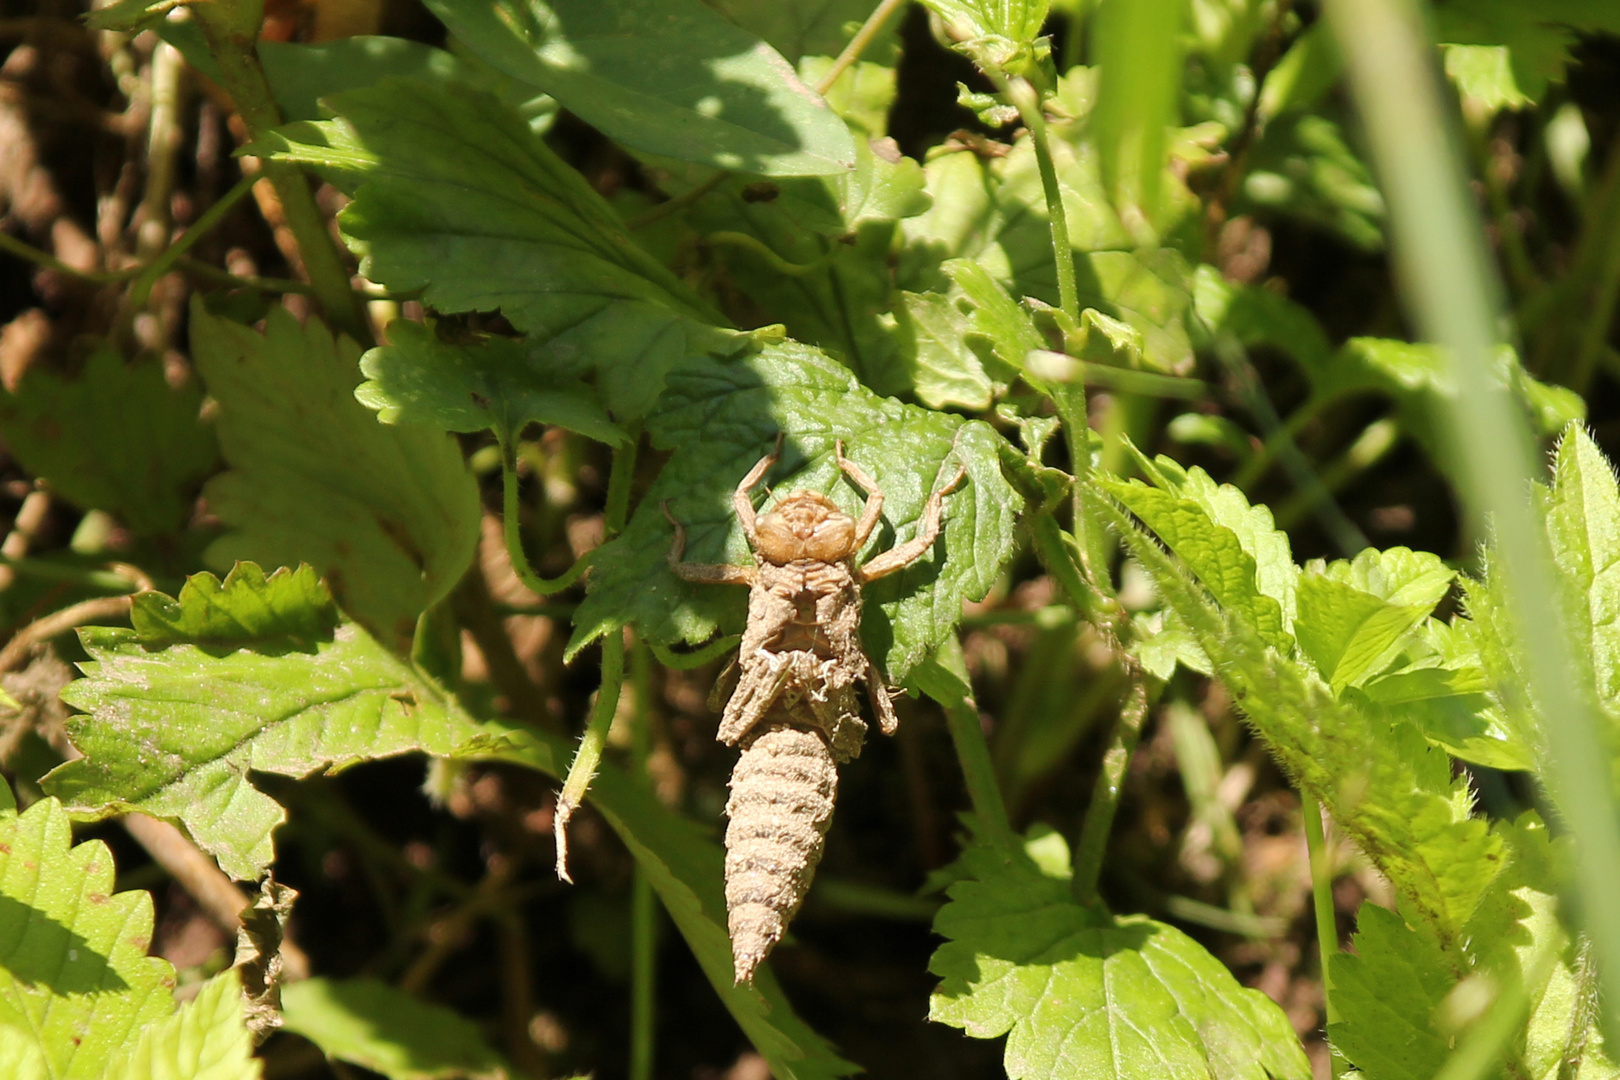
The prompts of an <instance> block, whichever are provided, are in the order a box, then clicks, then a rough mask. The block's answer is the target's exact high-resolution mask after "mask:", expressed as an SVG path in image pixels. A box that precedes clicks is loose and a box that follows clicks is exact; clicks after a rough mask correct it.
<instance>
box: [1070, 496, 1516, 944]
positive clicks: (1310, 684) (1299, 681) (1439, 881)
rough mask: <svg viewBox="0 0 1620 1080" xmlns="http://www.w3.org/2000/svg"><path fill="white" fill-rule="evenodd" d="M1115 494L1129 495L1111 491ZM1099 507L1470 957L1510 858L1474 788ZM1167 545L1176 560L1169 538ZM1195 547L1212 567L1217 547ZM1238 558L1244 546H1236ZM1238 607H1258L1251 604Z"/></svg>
mask: <svg viewBox="0 0 1620 1080" xmlns="http://www.w3.org/2000/svg"><path fill="white" fill-rule="evenodd" d="M1115 486H1123V485H1121V484H1120V482H1119V481H1117V480H1114V481H1110V482H1109V487H1110V488H1113V487H1115ZM1141 492H1148V493H1150V494H1151V495H1153V496H1156V497H1158V498H1159V501H1161V502H1162V501H1163V500H1165V499H1168V498H1169V496H1168V495H1167V493H1164V492H1158V491H1154V490H1153V489H1148V488H1142V487H1139V486H1138V487H1136V489H1135V492H1134V493H1133V494H1134V495H1136V496H1137V497H1138V498H1140V497H1141V496H1140V493H1141ZM1087 501H1088V503H1089V504H1090V505H1091V506H1092V507H1093V509H1094V512H1096V513H1098V514H1100V515H1102V517H1103V518H1104V519H1105V520H1108V521H1110V522H1112V523H1113V525H1114V527H1115V528H1116V529H1117V530H1118V531H1119V533H1120V535H1121V537H1122V538H1123V539H1124V540H1125V542H1126V544H1127V546H1128V547H1129V549H1130V551H1131V553H1132V554H1133V555H1135V557H1136V559H1137V560H1138V561H1139V562H1140V563H1141V564H1142V566H1143V568H1144V569H1146V570H1147V571H1148V573H1149V575H1150V576H1151V577H1152V578H1153V580H1154V583H1155V585H1156V586H1157V588H1158V591H1159V593H1160V595H1161V596H1162V597H1163V598H1164V600H1165V602H1166V604H1167V605H1168V606H1169V607H1170V608H1172V609H1173V610H1174V611H1175V613H1176V614H1177V615H1178V616H1179V617H1180V618H1181V619H1182V620H1183V621H1184V622H1185V623H1186V625H1187V627H1188V628H1189V629H1190V630H1191V631H1192V633H1193V635H1194V636H1195V638H1196V639H1197V641H1198V644H1199V646H1200V647H1201V648H1202V649H1203V651H1204V653H1205V655H1207V656H1208V657H1209V659H1210V661H1211V662H1212V663H1213V665H1214V668H1215V673H1216V675H1217V676H1218V677H1219V678H1220V679H1221V681H1222V682H1223V683H1224V684H1225V685H1226V687H1227V688H1228V691H1229V692H1230V693H1231V694H1232V695H1233V698H1234V699H1235V700H1236V701H1237V703H1238V706H1239V707H1240V708H1241V709H1242V710H1243V712H1244V714H1245V715H1246V716H1247V717H1248V719H1249V722H1250V723H1251V724H1252V725H1253V726H1254V728H1255V730H1256V731H1257V732H1259V734H1260V735H1261V736H1262V737H1263V738H1264V740H1265V742H1266V744H1267V746H1268V747H1269V749H1270V750H1271V752H1272V754H1273V756H1275V757H1276V758H1277V760H1278V762H1279V763H1280V764H1281V765H1282V767H1283V768H1284V770H1285V771H1286V772H1287V773H1288V774H1289V776H1290V777H1292V778H1293V780H1294V782H1295V783H1296V784H1298V785H1299V786H1300V787H1301V788H1302V789H1303V790H1304V791H1306V792H1308V793H1310V794H1311V795H1313V796H1314V797H1315V798H1316V799H1318V800H1319V801H1320V802H1322V803H1323V804H1324V805H1325V806H1326V807H1327V808H1328V810H1329V812H1330V813H1331V814H1332V815H1333V819H1334V821H1335V822H1336V823H1337V824H1338V825H1339V826H1340V827H1341V828H1343V829H1344V830H1345V831H1346V833H1347V834H1349V835H1350V836H1352V837H1353V838H1354V839H1355V841H1356V844H1357V845H1358V846H1359V847H1360V848H1361V850H1362V851H1363V852H1365V853H1366V854H1367V855H1368V857H1370V858H1371V859H1372V860H1373V861H1374V863H1375V864H1376V865H1377V866H1378V868H1379V869H1380V870H1381V871H1382V872H1383V873H1384V875H1385V876H1386V877H1388V878H1389V880H1390V882H1391V883H1392V884H1393V885H1394V886H1395V889H1396V891H1397V893H1398V894H1399V895H1400V897H1401V901H1402V903H1403V904H1404V905H1405V907H1404V908H1403V910H1408V911H1410V912H1412V913H1413V914H1414V916H1415V917H1419V918H1422V919H1423V920H1425V922H1426V923H1427V924H1428V925H1429V926H1430V927H1431V928H1432V929H1433V931H1434V933H1435V934H1436V936H1437V938H1438V940H1439V941H1440V942H1441V944H1442V946H1443V947H1445V948H1446V949H1447V950H1448V951H1451V952H1454V953H1458V954H1460V952H1461V948H1462V942H1463V940H1464V927H1465V925H1466V924H1467V921H1468V918H1469V916H1470V914H1471V913H1472V912H1473V911H1474V909H1475V907H1476V906H1477V905H1478V904H1479V901H1480V897H1481V895H1482V894H1483V893H1484V891H1485V889H1486V888H1487V887H1488V886H1489V885H1490V883H1491V881H1492V880H1493V879H1494V878H1495V876H1496V874H1497V873H1498V871H1499V870H1500V869H1501V865H1502V858H1503V856H1502V842H1501V839H1500V838H1499V837H1496V836H1493V835H1492V834H1491V833H1490V830H1489V828H1488V827H1487V825H1486V823H1485V822H1484V821H1481V820H1478V819H1476V818H1474V817H1473V816H1472V809H1473V795H1472V792H1471V790H1470V788H1469V784H1468V781H1467V778H1466V777H1456V778H1454V777H1453V776H1452V769H1451V763H1450V760H1449V758H1448V757H1447V756H1446V755H1445V754H1444V753H1443V752H1441V751H1439V750H1431V749H1429V747H1428V745H1427V742H1426V740H1425V739H1424V738H1423V736H1422V735H1421V734H1420V733H1419V732H1418V731H1416V730H1415V729H1414V728H1412V727H1410V726H1409V725H1406V724H1397V725H1393V726H1392V725H1391V724H1390V723H1389V722H1388V721H1387V720H1386V719H1384V718H1382V717H1379V716H1376V715H1373V714H1372V713H1371V712H1370V711H1368V710H1365V709H1363V708H1361V707H1359V706H1358V705H1357V703H1356V702H1354V701H1352V700H1349V699H1347V698H1338V697H1335V695H1334V694H1333V692H1332V690H1331V689H1330V688H1329V687H1328V686H1327V685H1326V684H1325V683H1323V682H1322V681H1321V679H1320V678H1319V677H1318V676H1317V675H1316V673H1315V671H1314V670H1309V669H1307V668H1306V667H1304V666H1302V665H1301V664H1299V663H1296V662H1295V661H1293V660H1291V659H1289V658H1288V657H1286V656H1283V655H1281V654H1280V653H1279V652H1278V651H1277V650H1275V649H1274V648H1269V647H1268V645H1267V642H1266V641H1265V640H1264V639H1263V638H1262V636H1261V634H1260V631H1259V628H1258V627H1257V626H1256V625H1255V623H1254V621H1253V616H1252V614H1251V612H1250V610H1248V609H1246V607H1245V606H1244V605H1233V606H1228V607H1226V608H1225V610H1222V609H1220V608H1217V607H1216V605H1215V604H1214V603H1213V602H1212V601H1211V600H1210V599H1209V598H1208V596H1206V595H1205V593H1204V591H1203V589H1201V588H1200V587H1199V586H1198V585H1197V584H1196V583H1195V582H1194V580H1193V579H1192V577H1191V575H1190V574H1189V572H1188V571H1187V570H1186V569H1184V568H1183V567H1182V566H1181V565H1180V564H1179V563H1178V562H1176V561H1175V560H1174V559H1173V558H1172V557H1170V556H1169V555H1167V554H1166V553H1165V552H1164V550H1163V549H1162V548H1160V547H1159V546H1158V544H1157V543H1155V542H1154V541H1152V540H1151V539H1149V538H1147V537H1146V536H1144V535H1143V534H1142V533H1141V531H1140V530H1139V529H1137V528H1136V527H1135V526H1134V525H1133V524H1131V522H1130V521H1129V519H1128V518H1126V516H1125V515H1124V514H1123V513H1122V512H1121V511H1120V510H1119V509H1118V508H1117V507H1115V506H1114V505H1112V504H1111V503H1108V502H1106V501H1105V500H1103V499H1101V498H1098V497H1097V496H1096V494H1095V493H1088V495H1087ZM1176 509H1180V508H1176ZM1159 513H1163V511H1162V509H1159V508H1155V514H1159ZM1182 513H1183V514H1185V511H1184V510H1183V511H1182ZM1166 516H1168V517H1169V518H1170V520H1171V523H1172V525H1173V526H1174V527H1175V528H1176V529H1177V530H1181V531H1187V529H1188V527H1195V528H1202V529H1203V531H1204V532H1206V533H1208V532H1210V531H1211V530H1210V529H1209V526H1208V524H1207V518H1203V517H1202V515H1201V512H1200V515H1199V517H1198V518H1191V519H1189V520H1186V521H1183V520H1181V519H1179V518H1177V517H1176V516H1174V515H1168V514H1167V515H1166ZM1199 520H1202V521H1203V522H1205V524H1203V525H1201V526H1199V525H1198V521H1199ZM1161 535H1162V534H1161ZM1177 535H1178V536H1179V535H1181V532H1178V533H1177ZM1166 542H1167V543H1170V544H1171V546H1172V548H1175V543H1174V542H1172V541H1171V540H1170V539H1169V538H1168V537H1166ZM1187 546H1188V547H1189V550H1191V551H1192V552H1193V553H1194V554H1195V555H1198V556H1199V557H1208V555H1207V551H1206V549H1208V548H1210V547H1211V546H1212V545H1211V544H1210V543H1209V542H1204V543H1202V544H1200V543H1198V542H1196V541H1195V542H1194V543H1192V544H1191V545H1187ZM1226 546H1228V547H1235V546H1236V544H1235V536H1234V537H1233V540H1232V542H1231V543H1230V544H1228V545H1226ZM1177 554H1178V555H1179V554H1180V551H1179V550H1178V551H1177ZM1245 554H1246V553H1245ZM1213 591H1214V590H1213V589H1212V590H1211V592H1213ZM1238 595H1239V598H1240V600H1245V601H1247V599H1248V598H1247V594H1246V593H1243V592H1241V591H1240V592H1239V594H1238ZM1249 607H1250V608H1252V601H1251V602H1249Z"/></svg>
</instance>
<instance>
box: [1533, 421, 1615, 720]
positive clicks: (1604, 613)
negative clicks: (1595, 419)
mask: <svg viewBox="0 0 1620 1080" xmlns="http://www.w3.org/2000/svg"><path fill="white" fill-rule="evenodd" d="M1545 505H1546V511H1547V536H1548V539H1550V540H1551V541H1552V551H1553V560H1554V561H1555V562H1556V563H1557V564H1558V569H1559V571H1560V578H1561V579H1562V580H1563V581H1564V583H1565V585H1566V587H1567V588H1568V589H1569V591H1570V592H1571V593H1572V594H1573V596H1574V598H1575V600H1576V602H1575V603H1574V604H1570V605H1566V606H1567V607H1568V609H1569V612H1570V615H1569V618H1570V621H1571V623H1572V624H1573V625H1574V627H1575V630H1576V634H1577V635H1578V640H1579V641H1580V643H1581V645H1583V646H1585V648H1582V649H1580V650H1579V651H1580V652H1581V654H1582V655H1583V656H1587V657H1590V662H1591V664H1592V668H1593V669H1594V671H1595V672H1596V674H1597V689H1598V695H1599V696H1600V697H1601V698H1602V700H1603V701H1604V702H1605V703H1606V704H1608V705H1610V706H1611V707H1614V706H1620V490H1617V488H1616V485H1615V478H1614V466H1613V465H1611V464H1610V463H1609V461H1608V460H1607V459H1606V458H1605V457H1604V456H1603V452H1602V451H1600V450H1599V449H1598V448H1597V444H1596V443H1594V442H1593V441H1592V437H1591V436H1590V435H1588V434H1587V433H1586V430H1585V429H1584V428H1582V427H1580V426H1579V425H1571V427H1570V428H1569V430H1568V431H1567V433H1566V434H1565V435H1564V438H1563V441H1562V442H1560V443H1559V445H1558V456H1557V458H1556V459H1555V461H1554V464H1553V486H1552V493H1551V496H1550V497H1549V498H1548V499H1547V501H1546V504H1545Z"/></svg>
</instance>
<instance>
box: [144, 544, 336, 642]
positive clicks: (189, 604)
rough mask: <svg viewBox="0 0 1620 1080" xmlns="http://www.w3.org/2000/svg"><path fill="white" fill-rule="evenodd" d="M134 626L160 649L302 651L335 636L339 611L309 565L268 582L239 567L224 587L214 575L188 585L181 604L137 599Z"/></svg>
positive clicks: (148, 596) (157, 596) (156, 596)
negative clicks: (280, 646) (277, 647)
mask: <svg viewBox="0 0 1620 1080" xmlns="http://www.w3.org/2000/svg"><path fill="white" fill-rule="evenodd" d="M129 621H130V625H131V626H133V627H134V628H135V635H136V637H137V638H138V639H139V640H140V642H141V644H142V645H147V646H152V647H155V648H162V647H163V646H165V645H176V644H180V643H182V642H184V643H188V644H192V645H214V646H225V647H227V648H228V647H231V646H235V645H245V644H248V643H251V642H258V643H265V642H272V641H279V642H285V643H286V644H288V645H291V646H294V647H301V648H311V647H313V646H314V643H315V642H316V641H317V640H318V639H320V638H322V637H325V636H328V635H330V634H331V632H332V630H333V629H334V628H335V627H336V626H337V624H338V611H337V605H336V604H334V603H333V602H332V594H331V593H329V592H328V591H327V589H326V586H325V585H323V584H321V579H320V578H319V577H317V576H316V575H315V570H314V568H313V567H311V566H309V565H308V564H307V563H306V564H304V565H301V566H299V567H298V569H296V570H291V569H288V568H286V567H282V568H281V569H279V570H276V571H275V572H274V573H272V574H271V575H270V576H268V577H266V576H265V573H264V570H263V569H262V568H260V566H259V565H258V564H257V563H237V564H236V565H235V566H234V567H232V568H231V572H230V573H229V574H227V575H226V576H225V580H224V581H220V580H219V579H218V578H216V577H214V576H213V575H212V574H197V575H195V576H193V577H191V578H190V579H188V580H187V582H186V584H185V586H184V587H183V588H181V590H180V596H179V598H178V599H176V598H174V597H171V596H167V595H165V594H163V593H160V592H144V593H140V594H138V595H137V596H136V597H135V598H134V600H133V602H132V605H131V607H130V612H129Z"/></svg>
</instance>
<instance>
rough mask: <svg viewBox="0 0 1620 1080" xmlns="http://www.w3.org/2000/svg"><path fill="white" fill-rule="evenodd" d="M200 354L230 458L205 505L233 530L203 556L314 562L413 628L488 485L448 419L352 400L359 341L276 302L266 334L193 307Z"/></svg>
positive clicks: (435, 595)
mask: <svg viewBox="0 0 1620 1080" xmlns="http://www.w3.org/2000/svg"><path fill="white" fill-rule="evenodd" d="M191 342H192V360H193V362H194V363H195V364H196V365H197V368H198V370H199V371H200V372H201V373H202V376H203V378H204V380H206V382H207V383H208V391H209V393H210V394H211V395H212V396H213V397H214V399H215V401H217V402H218V405H219V420H218V429H219V438H220V446H221V448H222V449H223V451H224V453H225V459H226V461H227V462H228V463H229V464H230V466H231V468H230V471H228V472H226V473H224V474H222V475H220V476H217V477H215V478H214V479H213V480H211V481H209V484H208V487H207V489H206V494H207V497H208V501H209V505H210V507H211V508H212V510H213V511H214V513H215V514H216V515H218V517H219V519H220V521H221V522H223V523H224V524H225V525H226V526H227V528H228V529H229V530H230V531H229V532H227V533H226V535H224V536H223V537H221V538H220V539H218V540H216V541H214V543H213V544H211V545H210V546H209V548H208V550H207V552H206V554H205V556H204V557H205V559H206V561H207V562H208V563H209V564H210V565H212V566H214V567H216V568H218V569H222V570H223V569H227V568H229V567H230V566H231V565H232V564H234V563H235V562H237V561H239V560H253V561H257V562H261V563H264V564H266V565H269V566H296V565H298V564H299V563H302V562H308V563H310V564H312V565H313V566H315V568H316V569H317V570H319V571H320V573H321V575H322V576H323V577H325V578H326V579H327V581H328V582H329V583H330V584H331V586H332V590H333V592H334V593H335V594H336V595H337V597H338V601H339V603H340V604H342V606H343V609H344V610H345V611H347V612H348V613H349V614H350V615H352V616H354V617H355V618H356V619H358V620H360V621H361V622H362V623H364V624H365V625H367V626H368V627H369V628H371V630H372V631H373V632H374V633H375V634H377V635H378V636H379V637H380V638H381V639H382V640H384V641H387V642H389V643H390V644H395V645H399V644H402V643H406V642H409V641H410V639H411V634H412V632H413V630H414V629H415V626H416V619H417V616H418V615H420V614H421V613H422V612H423V611H424V610H425V609H426V608H428V607H429V606H431V605H432V604H433V603H434V602H435V601H437V600H438V599H439V598H441V597H443V596H444V595H445V594H446V593H447V592H449V591H450V588H451V586H453V585H454V584H455V583H456V582H457V581H458V580H460V578H461V575H462V573H463V572H464V571H465V570H466V569H467V566H468V564H469V563H470V562H471V561H472V556H473V549H474V547H475V546H476V544H477V541H478V517H479V507H478V487H477V484H476V483H475V481H474V480H473V478H472V475H471V474H470V473H469V472H468V471H467V468H466V465H465V464H464V463H463V461H462V457H461V451H460V449H459V448H458V447H457V446H456V444H455V443H453V442H452V441H450V439H449V437H448V436H446V435H445V434H444V433H443V432H439V431H430V430H426V429H423V428H390V427H385V426H383V425H381V424H379V423H378V422H377V418H376V416H375V415H373V414H372V413H371V412H370V411H369V410H367V409H366V408H365V407H363V406H362V405H361V404H360V403H359V402H357V401H355V400H354V389H355V386H356V385H357V384H358V383H359V381H360V371H359V368H358V366H357V363H356V362H357V360H358V359H359V353H360V350H359V349H358V348H357V347H356V346H355V345H354V344H353V343H352V342H350V341H349V340H348V339H347V338H339V339H337V340H334V339H333V338H332V335H331V334H330V333H329V332H328V331H327V330H326V328H325V327H323V326H322V325H321V324H320V322H319V320H316V319H310V320H309V321H308V322H307V323H305V325H303V326H302V327H300V326H299V325H298V322H297V320H296V319H294V318H293V316H292V315H291V314H289V313H288V312H286V311H283V310H280V309H273V310H272V311H271V312H270V315H269V318H268V319H267V320H266V326H265V333H264V334H263V335H260V334H258V333H256V332H255V331H253V330H251V329H249V328H248V327H245V326H242V325H240V324H239V323H234V322H231V321H229V320H227V319H223V318H220V317H217V316H214V315H211V314H209V312H208V311H207V309H206V308H204V307H203V305H202V303H201V301H200V300H199V301H196V302H194V303H193V305H192V311H191Z"/></svg>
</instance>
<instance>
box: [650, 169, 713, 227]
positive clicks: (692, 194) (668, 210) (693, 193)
mask: <svg viewBox="0 0 1620 1080" xmlns="http://www.w3.org/2000/svg"><path fill="white" fill-rule="evenodd" d="M729 179H731V173H729V172H717V173H715V174H714V175H713V176H711V177H709V178H708V179H707V180H705V181H703V183H701V184H699V185H698V186H697V187H694V188H691V189H689V190H687V191H683V192H681V193H680V194H679V195H676V196H675V197H674V198H670V199H665V200H664V201H663V202H661V203H659V204H658V205H657V206H655V207H653V208H652V209H651V210H648V211H647V212H646V213H645V214H642V215H641V216H640V217H638V218H631V219H630V220H629V221H627V222H625V223H624V227H625V228H626V229H628V230H629V231H631V232H635V231H636V230H637V229H645V228H646V227H647V226H649V225H653V224H656V223H658V222H660V221H662V220H664V219H665V218H667V217H669V215H671V214H673V213H674V212H675V211H677V210H682V209H685V208H686V207H688V206H691V205H692V204H693V203H695V202H697V201H698V200H699V199H701V198H703V196H705V195H707V194H708V193H709V192H711V191H713V190H714V189H715V188H717V187H719V186H720V185H721V184H723V183H725V182H726V181H727V180H729Z"/></svg>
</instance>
